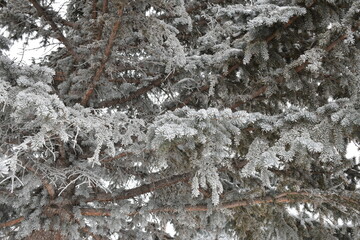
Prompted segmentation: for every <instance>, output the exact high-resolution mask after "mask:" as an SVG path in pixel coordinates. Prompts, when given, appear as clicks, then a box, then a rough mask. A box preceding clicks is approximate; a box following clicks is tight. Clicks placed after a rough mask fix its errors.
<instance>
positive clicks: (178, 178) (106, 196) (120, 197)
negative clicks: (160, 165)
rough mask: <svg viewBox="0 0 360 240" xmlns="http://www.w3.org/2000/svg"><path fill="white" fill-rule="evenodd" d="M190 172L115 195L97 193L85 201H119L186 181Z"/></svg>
mask: <svg viewBox="0 0 360 240" xmlns="http://www.w3.org/2000/svg"><path fill="white" fill-rule="evenodd" d="M191 175H192V172H187V173H183V174H179V175H174V176H171V177H169V178H165V179H161V180H158V181H155V182H152V183H148V184H144V185H141V186H139V187H136V188H132V189H129V190H125V191H123V192H121V193H119V194H117V195H112V194H102V195H101V194H99V195H97V196H95V197H93V198H88V199H85V202H94V201H97V202H111V201H119V200H125V199H129V198H133V197H136V196H139V195H142V194H145V193H149V192H153V191H155V190H158V189H162V188H165V187H168V186H172V185H174V184H177V183H179V182H186V181H188V180H189V179H190V177H191Z"/></svg>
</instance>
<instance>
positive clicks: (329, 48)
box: [230, 23, 360, 110]
mask: <svg viewBox="0 0 360 240" xmlns="http://www.w3.org/2000/svg"><path fill="white" fill-rule="evenodd" d="M359 26H360V23H359V24H357V25H356V27H353V28H352V29H351V30H352V31H356V30H357V28H358V27H359ZM346 38H348V34H343V35H341V36H340V37H339V38H337V39H336V40H335V41H333V42H332V43H330V44H329V45H328V46H327V47H325V48H324V50H325V51H326V52H330V51H332V50H333V49H334V48H335V47H336V46H337V45H338V44H340V43H341V42H343V41H344V40H345V39H346ZM308 64H309V62H308V61H305V62H304V63H302V64H301V65H299V66H297V67H295V68H294V70H295V72H297V73H299V72H301V71H302V70H304V69H305V67H306V66H307V65H308ZM284 81H285V78H284V77H280V78H278V79H276V82H277V83H282V82H284ZM268 88H269V87H268V86H262V87H261V88H259V89H258V90H256V91H255V92H253V93H252V94H251V95H250V98H249V99H248V101H249V100H252V99H254V98H256V97H259V96H260V95H262V94H263V93H265V92H266V91H267V89H268ZM244 103H246V101H238V102H236V103H234V104H233V105H231V107H230V108H231V109H232V110H235V109H236V108H237V107H239V106H241V105H242V104H244Z"/></svg>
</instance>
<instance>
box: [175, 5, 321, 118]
mask: <svg viewBox="0 0 360 240" xmlns="http://www.w3.org/2000/svg"><path fill="white" fill-rule="evenodd" d="M315 3H316V0H313V2H312V3H311V4H310V5H309V6H307V8H308V9H309V8H311V7H313V6H314V4H315ZM299 17H300V16H293V17H291V18H290V19H289V21H288V22H286V23H285V24H284V25H283V26H282V29H286V28H288V27H290V26H291V25H292V24H293V23H294V22H295V21H296V20H297V19H298V18H299ZM280 33H281V30H280V29H277V30H276V31H274V32H273V33H272V34H271V35H269V36H268V37H266V38H265V41H266V42H267V43H268V42H271V41H272V40H273V39H275V38H276V37H277V36H279V35H280ZM241 65H242V64H241V63H237V64H235V65H233V66H232V67H231V68H230V69H229V70H228V71H227V72H226V73H225V74H223V75H222V76H221V77H222V78H225V77H226V76H228V75H230V74H231V73H233V72H234V71H236V70H237V69H238V68H239V67H240V66H241ZM209 88H210V86H209V85H204V86H202V87H201V88H200V89H198V90H195V91H193V92H192V93H191V94H189V95H188V96H187V97H185V99H184V100H182V101H181V103H179V104H177V105H176V106H175V107H173V108H171V109H170V110H172V111H174V110H175V109H177V108H181V107H184V106H186V105H188V104H189V103H190V102H191V100H192V98H193V95H194V94H195V93H196V92H199V91H200V92H205V91H207V90H209ZM266 89H267V87H266V88H264V87H262V88H260V89H259V90H257V91H256V92H254V93H253V94H251V97H250V99H253V98H255V97H257V96H259V95H261V94H262V93H264V92H265V91H266ZM239 103H240V102H237V104H239ZM237 104H234V105H233V106H231V107H230V108H231V109H232V110H234V109H235V108H236V107H237ZM241 104H243V102H242V101H241V103H240V105H241Z"/></svg>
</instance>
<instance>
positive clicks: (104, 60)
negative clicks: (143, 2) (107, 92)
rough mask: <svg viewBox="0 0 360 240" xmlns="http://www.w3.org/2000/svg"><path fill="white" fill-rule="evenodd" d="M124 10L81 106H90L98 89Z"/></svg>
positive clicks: (120, 13)
mask: <svg viewBox="0 0 360 240" xmlns="http://www.w3.org/2000/svg"><path fill="white" fill-rule="evenodd" d="M123 10H124V7H123V6H122V7H120V9H119V11H118V19H117V20H116V22H115V23H114V25H113V28H112V30H111V34H110V37H109V40H108V44H107V46H106V47H105V52H104V56H103V58H102V60H101V63H100V66H99V68H98V69H97V70H96V72H95V75H94V76H93V78H92V81H91V83H90V85H89V86H88V89H87V90H86V92H85V94H84V96H83V97H82V99H81V105H83V106H86V105H87V104H88V102H89V99H90V96H91V94H92V93H93V92H94V90H95V87H96V85H97V83H98V82H99V80H100V78H101V75H102V73H103V72H104V70H105V65H106V63H107V61H108V60H109V57H110V55H111V51H112V47H113V45H114V42H115V38H116V35H117V33H118V31H119V28H120V24H121V18H122V15H123Z"/></svg>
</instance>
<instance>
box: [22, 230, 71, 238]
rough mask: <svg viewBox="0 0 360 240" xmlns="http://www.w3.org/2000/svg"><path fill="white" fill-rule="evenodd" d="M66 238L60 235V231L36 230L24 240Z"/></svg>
mask: <svg viewBox="0 0 360 240" xmlns="http://www.w3.org/2000/svg"><path fill="white" fill-rule="evenodd" d="M65 239H66V238H65V237H64V236H62V235H61V234H60V231H46V230H37V231H33V232H32V234H31V235H30V236H27V237H26V238H25V239H24V240H65Z"/></svg>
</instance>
